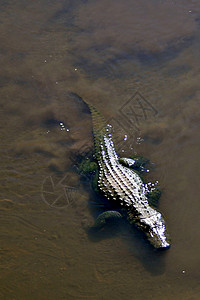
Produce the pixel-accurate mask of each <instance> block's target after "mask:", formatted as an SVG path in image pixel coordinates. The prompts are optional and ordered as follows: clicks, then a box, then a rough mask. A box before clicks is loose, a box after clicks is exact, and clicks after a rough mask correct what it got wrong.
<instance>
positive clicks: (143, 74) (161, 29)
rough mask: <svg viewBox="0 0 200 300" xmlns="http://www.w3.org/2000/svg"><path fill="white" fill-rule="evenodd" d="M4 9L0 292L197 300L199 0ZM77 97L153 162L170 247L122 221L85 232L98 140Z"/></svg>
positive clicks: (8, 5) (127, 146)
mask: <svg viewBox="0 0 200 300" xmlns="http://www.w3.org/2000/svg"><path fill="white" fill-rule="evenodd" d="M0 7H1V9H0V20H1V21H0V31H1V35H0V36H1V37H0V40H1V47H0V62H1V70H0V93H1V98H0V99H1V100H0V137H1V147H0V158H1V159H0V161H1V169H0V179H1V186H0V211H1V214H0V220H1V246H0V256H1V262H0V268H1V276H0V278H1V279H0V280H1V281H0V284H1V290H0V298H1V299H55V298H57V299H110V298H111V297H112V298H113V299H144V298H147V299H188V300H189V299H199V297H200V290H199V284H198V283H199V268H198V266H199V255H198V254H199V248H200V242H199V239H198V234H199V232H198V228H199V225H200V224H199V213H198V212H199V190H198V180H199V175H200V174H199V170H200V168H199V146H200V144H199V128H198V127H199V110H198V107H199V97H200V93H199V89H198V87H199V79H200V78H199V28H200V27H199V24H200V22H199V20H200V4H199V1H197V0H196V1H195V0H193V1H185V0H183V1H171V0H167V1H158V0H151V1H144V0H143V1H130V0H126V1H124V0H123V1H122V0H117V1H113V0H109V1H104V0H102V1H83V0H76V1H70V0H66V1H47V0H42V1H40V2H37V1H34V2H30V3H29V2H27V1H18V2H16V1H9V0H8V1H1V3H0ZM76 95H80V96H81V97H83V98H85V99H87V100H88V101H89V102H90V103H92V104H93V105H95V106H96V107H97V109H98V110H99V111H100V112H101V113H102V115H103V116H104V117H105V118H106V120H108V121H109V122H110V123H111V124H112V125H113V126H114V137H115V141H116V146H117V149H118V153H119V154H120V155H125V156H126V155H130V154H131V153H133V152H134V153H139V154H142V155H144V156H145V157H148V158H149V159H150V160H151V161H152V162H154V163H155V167H154V168H153V169H152V170H151V171H150V173H149V174H148V176H149V179H150V180H152V181H155V180H159V182H160V184H161V187H162V190H163V194H162V197H161V201H160V209H161V211H162V212H163V213H164V216H165V219H166V221H167V225H168V228H169V231H170V235H171V237H172V248H171V249H170V250H169V251H167V252H156V251H154V250H153V249H152V248H151V247H150V246H149V245H148V244H147V243H146V241H145V240H144V239H143V236H141V234H140V233H139V232H138V231H137V230H136V229H135V228H131V227H130V226H129V225H128V224H126V223H124V224H122V226H120V228H119V230H118V231H116V230H114V232H109V230H108V232H104V234H103V236H101V237H99V238H96V239H92V238H90V237H89V236H88V235H87V231H86V230H85V228H86V227H87V226H88V224H92V222H93V217H94V216H96V215H98V214H99V213H100V211H103V210H104V208H105V207H104V206H105V205H104V204H105V203H104V202H103V200H102V199H101V201H100V200H99V198H98V197H97V195H94V193H93V192H92V190H91V185H90V181H89V179H88V178H86V179H84V180H83V179H81V178H80V176H79V174H78V172H77V171H76V168H77V163H78V160H79V157H80V156H82V155H87V156H88V157H89V156H91V153H92V149H93V141H92V126H91V118H90V114H89V111H88V109H87V108H86V107H85V106H84V104H83V103H82V102H81V101H80V99H79V97H78V96H76ZM99 201H100V202H99ZM91 203H93V204H94V205H93V207H92V208H91ZM95 203H96V204H95Z"/></svg>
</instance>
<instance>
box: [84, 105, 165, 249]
mask: <svg viewBox="0 0 200 300" xmlns="http://www.w3.org/2000/svg"><path fill="white" fill-rule="evenodd" d="M84 102H85V101H84ZM88 106H89V108H90V111H91V114H92V119H93V131H94V138H95V151H96V152H95V154H96V158H97V161H98V165H99V180H98V186H99V188H100V190H101V191H102V192H103V194H104V195H105V196H106V197H107V199H110V200H116V201H118V202H119V203H120V205H121V206H122V207H123V208H124V209H126V210H127V216H128V220H129V221H130V223H135V224H136V225H137V227H138V228H140V229H141V230H142V231H143V232H144V233H145V234H146V236H147V238H148V240H149V242H150V243H151V244H152V245H153V246H154V247H155V248H162V249H167V248H169V247H170V244H169V242H168V241H167V237H166V225H165V222H164V220H163V217H162V215H161V213H160V212H158V211H157V210H155V209H153V208H152V207H151V206H150V205H149V203H148V199H147V196H146V191H145V188H144V185H143V182H142V180H141V178H140V176H139V175H138V174H137V173H136V172H134V170H132V169H130V168H129V167H127V166H124V164H122V163H121V162H120V159H119V157H118V155H117V153H116V151H115V146H114V143H113V140H112V134H111V125H106V123H105V121H104V119H103V117H102V116H101V115H100V114H99V112H98V111H97V110H96V109H95V108H94V107H93V106H91V105H90V104H88Z"/></svg>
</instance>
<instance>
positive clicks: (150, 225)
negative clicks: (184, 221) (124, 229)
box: [141, 212, 170, 249]
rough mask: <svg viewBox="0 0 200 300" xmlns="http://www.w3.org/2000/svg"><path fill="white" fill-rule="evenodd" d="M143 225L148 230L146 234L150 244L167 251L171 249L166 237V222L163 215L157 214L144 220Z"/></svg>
mask: <svg viewBox="0 0 200 300" xmlns="http://www.w3.org/2000/svg"><path fill="white" fill-rule="evenodd" d="M141 223H142V224H141V225H142V227H143V226H144V227H145V228H146V230H145V233H146V235H147V238H148V240H149V242H150V243H151V244H152V245H153V246H154V247H155V248H159V249H167V248H169V247H170V244H169V243H168V241H167V237H166V226H165V222H164V220H163V218H162V215H161V213H159V212H156V214H154V215H152V216H150V217H148V218H144V219H142V220H141Z"/></svg>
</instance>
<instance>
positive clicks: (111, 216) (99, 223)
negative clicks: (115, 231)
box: [90, 210, 122, 231]
mask: <svg viewBox="0 0 200 300" xmlns="http://www.w3.org/2000/svg"><path fill="white" fill-rule="evenodd" d="M121 219H122V215H121V214H120V213H119V212H118V211H114V210H109V211H105V212H103V213H101V214H100V215H99V216H98V217H97V219H96V221H95V223H94V225H93V226H91V228H90V229H91V230H93V231H100V230H102V229H104V227H106V226H109V225H113V224H117V223H118V222H119V221H120V220H121Z"/></svg>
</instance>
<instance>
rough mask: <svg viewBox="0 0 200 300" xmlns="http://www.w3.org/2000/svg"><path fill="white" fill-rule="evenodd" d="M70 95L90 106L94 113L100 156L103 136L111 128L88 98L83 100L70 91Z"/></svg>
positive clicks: (96, 146)
mask: <svg viewBox="0 0 200 300" xmlns="http://www.w3.org/2000/svg"><path fill="white" fill-rule="evenodd" d="M70 96H72V97H74V98H76V99H77V100H79V101H82V102H83V103H85V104H86V105H87V106H88V107H89V110H90V112H91V115H92V123H93V134H94V142H95V152H96V156H97V157H98V155H99V153H100V149H101V148H100V145H101V144H102V141H103V136H104V135H105V134H106V135H107V134H108V133H109V131H110V128H109V127H108V125H107V123H106V120H105V119H104V117H103V116H102V115H101V114H100V113H99V112H98V110H97V109H96V108H95V107H94V106H93V105H91V104H90V103H88V102H87V101H86V100H83V98H81V97H80V96H79V95H77V94H76V93H70Z"/></svg>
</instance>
